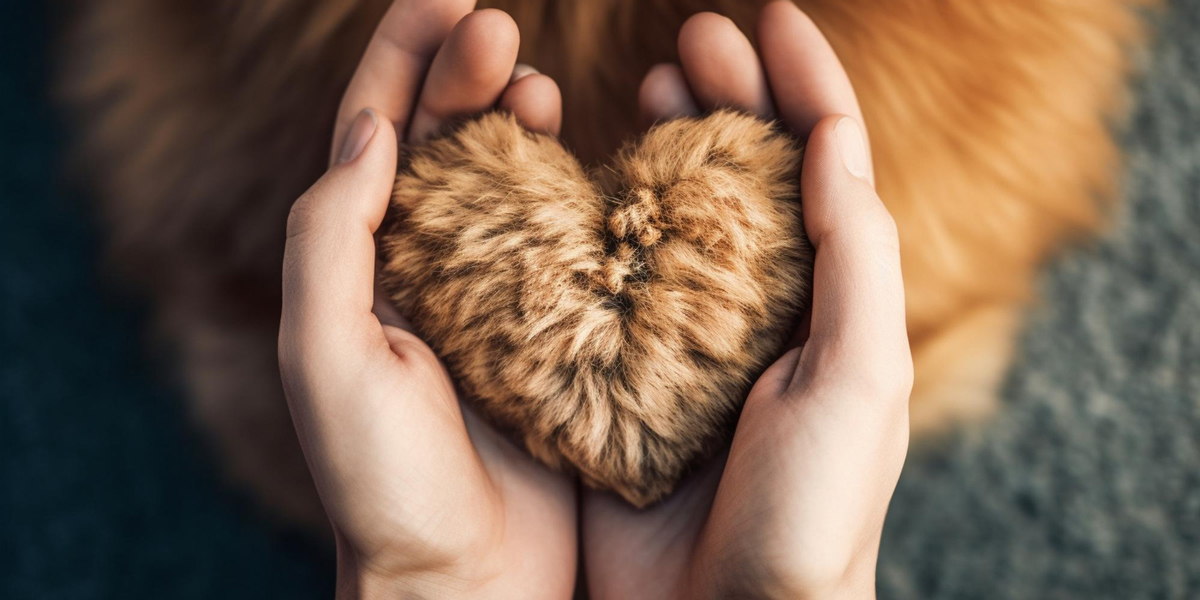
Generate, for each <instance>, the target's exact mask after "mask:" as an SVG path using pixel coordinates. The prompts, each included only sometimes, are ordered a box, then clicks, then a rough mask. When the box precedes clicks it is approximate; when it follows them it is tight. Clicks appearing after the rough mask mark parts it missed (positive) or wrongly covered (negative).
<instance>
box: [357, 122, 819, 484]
mask: <svg viewBox="0 0 1200 600" xmlns="http://www.w3.org/2000/svg"><path fill="white" fill-rule="evenodd" d="M405 163H406V164H405V166H404V167H402V168H401V170H400V173H399V175H398V176H397V178H396V187H395V193H394V195H393V197H392V214H391V216H390V218H389V224H388V225H387V226H386V227H385V230H384V233H383V234H382V235H381V238H380V246H381V258H382V270H381V279H382V281H383V284H384V287H385V289H387V290H388V291H389V293H390V295H391V298H392V299H393V301H394V302H395V303H396V306H397V308H399V309H400V311H401V312H402V313H404V314H405V315H406V316H407V317H408V318H409V319H410V320H411V321H412V323H413V325H414V327H416V329H417V330H418V332H419V333H420V334H421V336H422V337H423V338H424V339H425V340H426V341H428V342H429V343H430V345H431V346H432V347H433V349H434V350H435V351H436V352H437V353H438V355H439V356H440V357H441V358H442V360H443V361H444V362H445V363H446V366H447V368H448V369H449V371H450V373H451V374H452V375H453V376H454V378H455V380H456V381H458V382H459V384H460V385H461V386H462V389H463V391H464V392H465V393H466V394H467V395H468V396H470V397H472V398H473V399H474V400H476V402H477V405H478V406H479V408H480V409H481V410H482V411H483V412H484V413H485V415H487V416H489V417H491V418H492V419H493V420H495V421H497V422H498V423H500V424H502V425H503V426H505V427H506V428H508V429H510V430H512V431H514V432H515V433H516V434H517V435H518V436H519V437H520V439H521V440H522V441H523V442H524V444H525V447H526V448H528V449H529V451H530V452H531V453H532V454H533V455H534V456H535V457H537V458H538V459H540V460H542V461H543V462H545V463H547V464H549V465H551V466H554V467H564V466H568V465H569V466H571V467H574V468H575V469H576V470H577V471H578V472H579V473H580V474H581V475H582V478H583V480H584V482H585V483H587V484H589V485H591V486H593V487H598V488H603V489H612V490H615V491H616V492H618V493H619V494H621V495H622V496H623V497H624V498H625V499H626V500H628V501H629V502H631V503H633V504H635V505H637V506H645V505H647V504H650V503H652V502H655V501H656V500H658V499H660V498H662V497H663V496H664V495H666V494H667V493H669V492H670V491H671V490H673V489H674V487H675V484H676V483H677V482H678V481H679V479H680V478H681V477H682V475H683V473H684V470H685V469H686V468H687V467H688V465H690V464H691V463H693V462H694V461H695V460H696V459H697V458H701V457H704V456H707V455H708V454H709V453H710V451H711V450H712V449H714V448H716V447H718V446H719V445H720V444H722V443H724V442H727V441H728V438H729V436H730V434H731V433H732V426H731V425H732V423H733V420H734V418H735V417H736V413H737V410H738V409H739V408H740V407H741V405H742V402H743V401H744V400H745V398H746V394H747V393H748V392H749V389H750V386H751V385H752V384H753V382H754V380H755V379H756V378H757V376H758V375H759V374H760V373H761V372H762V370H763V369H765V368H766V366H767V364H768V363H769V362H770V361H772V360H773V359H775V358H776V357H778V356H779V354H780V352H781V350H782V348H783V346H784V344H785V343H786V341H787V339H788V338H789V335H790V333H791V331H792V327H793V326H794V324H795V321H796V318H797V315H798V314H799V313H800V311H802V310H803V309H805V308H806V307H807V306H808V300H809V291H810V279H811V272H812V248H811V246H810V245H809V243H808V240H807V238H806V237H805V235H804V227H803V223H802V222H801V208H800V202H799V189H798V180H797V178H796V173H797V172H798V169H799V165H800V149H799V147H798V146H797V145H796V144H795V143H794V141H793V140H792V139H791V138H790V137H788V136H786V135H783V134H781V133H778V132H776V131H775V130H774V129H773V128H772V127H771V125H770V124H768V123H765V122H763V121H760V120H758V119H756V118H754V117H751V116H748V115H743V114H739V113H735V112H731V111H720V112H717V113H714V114H712V115H710V116H708V117H705V118H702V119H680V120H677V121H673V122H670V123H666V124H662V125H658V126H656V127H654V128H653V129H651V130H650V131H649V132H648V133H647V134H646V135H645V137H643V138H642V139H641V140H639V141H637V142H636V143H633V144H630V145H628V146H626V147H625V148H624V149H623V150H622V151H621V152H620V153H619V154H618V155H617V157H616V160H615V162H614V164H613V166H612V167H611V169H609V170H605V171H603V172H599V173H594V174H593V177H595V178H596V179H597V180H598V181H592V180H591V179H589V175H588V174H587V173H585V171H584V169H583V167H581V166H580V164H579V161H578V160H576V159H575V157H574V156H572V155H571V154H570V153H569V152H567V151H566V150H565V149H564V148H563V147H562V145H561V144H560V143H559V142H558V140H556V139H554V138H552V137H549V136H545V135H537V134H531V133H529V132H527V131H525V130H523V129H522V128H521V126H520V125H518V124H517V122H516V121H515V120H514V119H513V118H512V117H511V116H508V115H502V114H500V113H489V114H486V115H484V116H482V117H480V118H479V119H478V120H474V121H470V122H468V123H466V124H465V125H463V126H461V127H460V128H458V129H457V130H455V131H453V132H452V133H450V134H448V135H447V136H445V137H442V138H440V139H436V140H434V141H432V142H431V143H429V144H428V145H425V146H422V147H419V148H415V149H412V150H410V151H409V153H408V155H407V157H406V159H405Z"/></svg>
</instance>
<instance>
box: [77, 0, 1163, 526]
mask: <svg viewBox="0 0 1200 600" xmlns="http://www.w3.org/2000/svg"><path fill="white" fill-rule="evenodd" d="M765 1H766V0H586V1H583V0H577V1H560V0H554V1H551V0H481V2H480V3H479V6H480V7H496V8H501V9H504V10H505V11H507V12H509V13H510V14H511V15H512V16H513V18H514V19H515V20H516V21H517V24H518V25H519V27H520V31H521V54H520V60H521V61H522V62H525V63H528V64H532V65H536V66H537V68H538V69H539V70H540V71H542V72H543V73H546V74H547V75H549V76H551V77H553V78H554V79H555V81H557V82H558V83H559V86H560V88H561V89H562V92H563V103H564V107H563V137H564V140H565V143H566V145H567V146H568V147H569V148H571V149H572V150H573V151H574V153H575V154H576V155H577V156H579V157H580V159H581V160H582V161H583V162H584V163H585V164H593V163H595V162H599V161H603V160H604V159H605V158H606V157H607V156H609V155H610V154H611V153H612V152H613V151H614V150H615V149H616V147H617V146H618V144H619V143H620V142H621V141H622V140H626V139H629V138H630V137H632V136H634V135H636V134H637V133H638V131H639V129H640V127H641V124H640V123H639V122H638V119H637V114H638V113H637V108H636V98H637V89H638V83H639V82H640V80H641V78H642V77H643V76H644V75H645V73H646V70H647V69H648V68H649V67H650V66H651V65H653V64H655V63H659V62H674V61H677V59H678V56H677V48H676V36H677V34H678V31H679V27H680V25H681V24H682V23H683V21H684V20H685V19H686V18H687V17H688V16H690V15H692V14H695V13H696V12H699V11H701V10H714V11H717V12H720V13H722V14H725V15H727V16H728V17H729V18H730V19H732V20H733V21H734V22H735V23H736V24H737V25H738V26H739V27H740V28H741V29H742V31H744V32H746V33H747V34H748V35H749V36H750V37H751V38H752V39H753V37H754V33H755V22H754V20H755V17H756V15H757V13H758V10H759V8H760V7H761V6H762V5H763V4H764V3H765ZM389 3H390V0H263V1H261V2H244V1H242V0H212V1H209V2H185V3H163V2H159V1H157V0H110V1H108V2H80V3H78V4H77V6H76V7H75V8H76V10H74V11H72V12H71V15H70V16H71V20H72V21H73V23H74V27H73V28H72V33H71V36H70V38H69V39H70V42H71V44H70V45H69V46H67V47H65V48H64V49H63V50H62V56H63V58H64V61H63V67H64V68H63V69H62V71H61V73H60V81H61V84H62V90H63V93H64V95H65V97H67V98H68V99H69V100H70V102H71V104H72V106H73V107H74V109H75V113H74V114H75V115H76V116H77V117H78V119H77V121H76V122H75V123H74V124H73V126H72V128H71V131H72V132H73V133H75V134H77V135H78V136H79V137H80V141H81V143H80V144H79V149H80V150H81V152H82V154H83V156H86V159H87V164H88V166H89V174H90V175H92V176H93V181H94V182H95V184H96V187H97V190H98V191H99V196H100V197H99V200H100V204H101V206H102V212H103V214H104V215H105V217H106V227H107V230H108V231H107V233H108V239H109V240H110V241H111V242H112V244H111V247H112V249H113V252H112V256H113V257H114V259H115V261H116V262H117V263H118V264H120V265H121V266H122V268H123V269H124V271H125V272H126V273H128V274H129V275H131V276H132V278H133V279H134V280H135V281H137V282H138V283H139V284H141V287H142V288H143V289H145V290H146V291H147V292H148V293H149V294H150V295H151V297H152V301H153V304H152V305H153V306H154V308H155V314H156V317H157V323H158V325H159V329H160V331H161V332H162V335H163V337H164V338H166V339H167V340H169V341H170V342H172V343H173V345H174V347H175V348H177V349H178V353H179V357H180V361H179V362H180V371H181V372H182V377H183V378H184V380H185V381H186V382H187V385H188V388H189V401H190V406H191V408H192V412H193V414H194V415H195V417H196V419H197V420H198V421H199V423H200V425H201V428H202V429H203V430H204V432H205V433H206V434H207V435H208V436H209V437H210V438H211V439H212V440H213V446H214V448H215V449H216V451H217V453H218V454H219V460H220V462H221V463H222V465H223V466H224V467H225V469H226V471H227V472H228V473H229V474H230V476H231V477H232V478H234V479H236V480H238V481H240V482H242V483H244V484H246V485H248V486H249V487H251V488H253V489H254V490H255V491H256V492H257V493H258V495H259V496H260V497H261V498H263V500H264V501H265V502H266V504H268V505H269V506H270V507H271V509H272V513H273V514H277V515H280V516H282V517H283V518H285V519H287V520H303V521H305V522H307V523H309V524H310V525H313V526H315V527H322V528H323V527H326V526H327V525H326V519H325V516H324V514H323V512H322V511H321V507H320V503H319V501H318V500H317V497H316V494H315V493H314V491H313V489H312V486H311V483H310V482H309V481H308V472H307V469H306V466H305V464H304V460H303V457H302V456H301V454H300V449H299V446H298V444H297V443H296V440H295V434H294V432H293V431H292V426H291V420H290V417H289V415H288V412H287V406H286V404H285V402H284V399H283V395H282V391H281V389H280V385H279V373H278V372H277V366H276V364H275V343H276V339H277V331H276V328H277V326H278V323H279V303H280V298H279V290H280V285H279V278H280V264H281V262H282V249H283V240H284V222H285V219H286V215H287V211H288V208H289V206H290V205H291V203H292V202H293V201H294V200H295V199H296V198H297V197H298V196H299V195H300V194H301V193H303V191H304V190H305V189H306V188H307V187H308V186H309V185H310V184H311V182H312V181H314V180H315V179H316V178H317V177H318V176H319V175H320V173H321V172H322V171H323V170H324V169H325V167H326V165H327V160H328V153H329V132H330V130H331V129H332V126H333V119H334V114H335V112H336V110H337V105H338V101H339V98H340V96H341V94H342V92H343V91H344V89H345V85H346V83H347V81H348V80H349V78H350V75H351V74H352V73H353V71H354V67H355V65H356V64H357V62H358V60H359V58H360V57H361V55H362V50H363V48H364V46H365V45H366V42H367V39H368V38H369V36H370V35H371V32H372V31H373V30H374V28H375V26H376V25H377V24H378V21H379V18H380V16H381V14H382V12H383V10H384V9H385V8H386V7H387V5H388V4H389ZM796 4H797V5H799V6H800V7H801V8H803V9H804V10H805V12H806V13H807V14H808V15H810V16H811V17H812V19H813V21H814V22H815V23H816V24H817V25H818V26H819V27H820V28H821V30H822V31H823V32H824V33H825V35H826V36H827V37H828V38H829V41H830V43H831V44H832V46H833V48H834V50H835V51H836V52H837V53H838V56H839V57H840V58H841V59H842V61H843V63H844V64H845V66H846V71H847V73H848V75H849V77H850V80H851V82H852V83H853V84H854V87H855V90H856V94H857V96H858V99H859V101H860V102H861V104H862V109H863V115H864V119H865V121H866V126H867V129H868V130H869V132H870V138H871V149H872V151H873V155H874V160H875V167H876V180H877V183H878V189H879V192H880V196H881V197H882V198H883V201H884V202H885V203H886V204H887V206H888V209H889V210H890V211H891V213H892V216H893V217H894V218H895V220H896V224H897V226H898V228H899V231H900V253H901V260H902V263H903V265H904V281H905V291H906V294H907V296H906V306H907V318H908V326H909V333H910V339H911V341H912V346H913V357H914V361H915V369H916V380H915V383H914V389H913V396H912V411H911V415H912V423H913V427H914V432H913V435H914V437H915V438H917V439H925V438H928V437H929V436H930V433H931V432H934V431H938V430H940V431H945V430H947V429H948V426H950V425H951V424H953V423H955V422H961V421H964V420H979V419H982V418H984V417H987V416H988V415H990V414H993V413H994V412H995V410H996V409H997V408H998V405H997V404H996V402H995V397H996V396H995V389H996V386H997V384H998V383H999V382H1000V380H1001V378H1002V376H1003V373H1004V372H1005V369H1006V368H1007V366H1008V364H1009V358H1010V353H1011V345H1012V337H1013V332H1014V331H1015V328H1016V327H1017V325H1018V323H1019V322H1020V317H1021V313H1022V311H1023V307H1024V305H1025V303H1026V302H1027V301H1028V299H1029V298H1030V296H1031V292H1032V282H1033V275H1034V273H1035V272H1036V269H1037V268H1038V266H1039V264H1040V263H1041V262H1042V261H1043V260H1044V259H1045V258H1046V257H1047V256H1050V255H1051V253H1052V252H1053V251H1054V250H1055V249H1056V248H1058V247H1059V246H1060V245H1061V244H1062V243H1063V242H1064V240H1069V239H1071V238H1072V237H1073V236H1078V235H1080V234H1091V233H1092V232H1094V231H1095V230H1096V229H1097V227H1098V225H1099V224H1100V223H1101V222H1102V221H1103V218H1102V216H1103V213H1104V211H1103V210H1099V208H1100V207H1101V206H1103V200H1104V199H1106V198H1109V197H1110V196H1111V193H1112V191H1114V189H1115V182H1116V181H1117V175H1118V174H1119V172H1120V169H1119V168H1118V167H1119V164H1118V153H1117V147H1116V145H1115V144H1114V143H1113V140H1112V136H1111V133H1110V130H1109V127H1108V126H1109V124H1110V123H1111V122H1112V120H1113V119H1114V118H1119V117H1120V116H1121V115H1122V114H1123V109H1124V103H1123V102H1122V100H1123V96H1124V94H1123V92H1124V84H1125V80H1126V75H1127V65H1128V60H1127V59H1128V56H1129V51H1130V50H1132V49H1135V48H1136V47H1137V45H1138V44H1140V43H1141V40H1142V33H1143V31H1142V29H1143V28H1142V21H1141V18H1140V17H1141V16H1142V15H1141V14H1140V13H1139V11H1140V10H1141V9H1143V8H1146V7H1149V6H1153V5H1155V4H1156V2H1155V0H1090V1H1087V2H1080V1H1077V0H1007V1H1004V2H945V1H939V0H893V1H890V2H876V1H867V0H797V1H796Z"/></svg>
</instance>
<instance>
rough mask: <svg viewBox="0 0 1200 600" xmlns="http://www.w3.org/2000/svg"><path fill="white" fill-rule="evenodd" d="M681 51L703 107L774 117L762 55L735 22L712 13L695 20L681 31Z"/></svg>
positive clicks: (685, 70) (681, 59)
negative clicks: (736, 110)
mask: <svg viewBox="0 0 1200 600" xmlns="http://www.w3.org/2000/svg"><path fill="white" fill-rule="evenodd" d="M678 50H679V60H680V63H681V64H682V66H683V72H684V74H685V75H686V77H687V82H688V85H689V87H690V88H691V91H692V93H693V94H694V95H695V97H696V99H697V100H699V102H700V104H701V105H702V106H704V107H705V108H717V107H722V106H732V107H735V108H738V109H741V110H746V111H749V112H752V113H754V114H757V115H760V116H762V117H771V116H772V115H773V113H774V107H773V106H772V102H771V95H770V90H769V87H768V85H767V78H766V74H765V73H764V71H763V66H762V63H761V61H760V60H759V57H758V53H757V52H756V51H755V49H754V46H753V45H752V44H751V43H750V40H749V38H747V37H746V34H744V33H742V31H741V29H738V26H737V24H736V23H734V22H733V21H732V20H731V19H729V18H728V17H725V16H723V15H719V14H716V13H711V12H710V13H699V14H697V15H694V16H692V17H691V18H689V19H688V20H687V21H686V22H685V23H684V24H683V26H682V27H681V28H680V30H679V41H678Z"/></svg>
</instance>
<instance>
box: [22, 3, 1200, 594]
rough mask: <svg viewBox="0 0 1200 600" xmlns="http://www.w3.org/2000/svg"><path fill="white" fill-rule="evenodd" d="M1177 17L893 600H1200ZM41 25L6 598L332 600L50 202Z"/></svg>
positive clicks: (927, 506)
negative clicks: (206, 434) (1121, 157)
mask: <svg viewBox="0 0 1200 600" xmlns="http://www.w3.org/2000/svg"><path fill="white" fill-rule="evenodd" d="M1172 5H1173V6H1172V9H1171V12H1170V13H1169V15H1168V18H1167V19H1165V20H1164V21H1163V28H1162V32H1161V41H1160V43H1159V44H1158V45H1157V47H1156V49H1155V51H1154V55H1153V56H1154V58H1153V61H1152V65H1153V66H1152V67H1151V68H1150V69H1149V70H1148V74H1147V77H1146V81H1145V82H1144V84H1143V85H1140V86H1138V93H1137V98H1138V99H1139V100H1138V103H1139V105H1140V106H1141V107H1142V108H1140V109H1139V110H1138V111H1137V113H1136V115H1137V118H1136V120H1135V123H1136V127H1135V128H1133V129H1131V130H1130V132H1129V135H1128V136H1126V137H1125V138H1124V139H1123V140H1122V144H1121V146H1122V148H1123V149H1124V151H1125V152H1126V154H1127V156H1128V164H1129V167H1128V170H1129V183H1128V184H1127V185H1126V186H1125V188H1124V189H1125V194H1124V195H1123V198H1124V200H1123V202H1125V203H1126V204H1125V206H1126V208H1125V210H1123V211H1122V213H1121V216H1120V218H1119V220H1118V223H1119V226H1118V227H1117V228H1116V229H1115V230H1114V231H1113V234H1112V235H1109V236H1106V237H1105V238H1104V239H1103V240H1102V241H1100V242H1099V243H1096V244H1089V245H1087V246H1085V247H1082V248H1079V249H1077V250H1076V251H1074V252H1071V253H1070V254H1069V255H1068V256H1066V257H1063V258H1061V259H1056V260H1055V261H1053V263H1052V265H1051V267H1050V268H1049V269H1048V271H1047V273H1046V274H1045V275H1044V277H1043V278H1042V281H1041V285H1039V287H1038V290H1039V297H1040V298H1042V301H1041V305H1042V308H1041V309H1039V310H1038V311H1036V312H1035V313H1034V314H1033V315H1032V316H1031V319H1030V322H1029V325H1027V326H1026V327H1025V328H1024V329H1025V333H1024V334H1023V335H1021V336H1020V338H1019V341H1018V343H1017V360H1016V362H1015V364H1014V366H1013V369H1012V372H1011V373H1010V375H1009V376H1008V385H1007V386H1006V388H1005V391H1004V393H1003V396H1002V397H1003V398H1004V406H1005V408H1004V411H1003V412H1002V413H1001V414H1000V415H999V416H998V418H997V419H995V420H993V421H992V422H990V423H988V424H987V425H986V427H985V428H983V429H982V430H981V431H979V432H977V433H974V434H972V435H968V436H963V437H962V438H958V439H956V440H955V441H953V442H952V443H950V444H948V445H947V446H946V447H944V448H940V449H938V450H937V451H935V452H928V451H914V452H913V453H911V454H910V456H909V460H908V463H907V466H906V469H905V473H904V476H903V477H902V478H901V480H900V488H899V489H898V491H897V495H896V498H895V500H894V501H893V503H892V507H891V512H890V514H889V516H888V522H887V527H886V530H885V532H884V543H883V553H882V556H881V558H880V563H879V564H880V578H879V586H878V587H879V589H878V593H879V597H880V598H887V599H892V600H918V599H920V600H1030V599H1050V600H1053V599H1081V598H1082V599H1089V600H1091V599H1095V600H1130V599H1133V598H1161V599H1177V600H1189V599H1193V598H1195V597H1196V596H1197V591H1198V590H1200V536H1197V535H1196V532H1197V531H1200V473H1198V472H1197V469H1196V467H1195V465H1196V464H1198V463H1200V409H1198V408H1197V407H1198V406H1200V402H1198V401H1197V399H1200V371H1198V370H1197V369H1195V368H1193V367H1194V365H1197V364H1200V278H1197V277H1196V274H1197V273H1200V244H1198V243H1196V241H1195V239H1196V238H1195V234H1196V232H1197V231H1200V193H1198V192H1197V190H1198V189H1200V36H1197V35H1196V32H1197V31H1200V0H1178V1H1176V2H1173V3H1172ZM96 6H99V5H96ZM50 10H51V5H50V4H48V3H29V4H27V5H25V10H17V11H14V12H13V14H12V18H11V19H6V20H4V21H0V47H2V48H4V52H5V55H8V56H27V57H28V60H19V61H18V60H13V61H8V62H7V63H6V64H4V65H0V104H2V105H3V106H4V107H5V110H3V111H0V130H2V131H5V132H6V135H4V136H0V155H4V156H9V157H14V160H11V161H7V162H6V163H4V164H2V165H0V189H3V190H5V193H6V199H9V200H10V202H8V203H6V204H4V205H3V208H2V209H0V211H2V212H3V214H4V217H5V218H4V219H2V220H0V272H3V273H5V274H6V276H5V277H3V278H0V290H2V291H0V304H3V305H4V306H5V308H6V311H5V313H4V315H3V317H2V318H0V340H4V342H6V343H3V344H0V380H3V381H4V388H3V390H4V393H3V394H0V411H3V413H2V414H0V433H2V434H3V435H0V448H3V453H4V456H5V458H6V462H5V463H4V464H5V467H3V468H0V473H2V475H0V479H2V484H0V485H2V487H3V488H4V490H5V492H4V493H3V494H0V524H2V529H3V531H4V532H5V536H6V537H5V539H6V541H11V544H10V546H11V547H12V548H14V549H15V550H13V551H12V552H10V553H9V556H12V557H13V558H12V560H7V561H4V563H3V564H2V565H0V597H5V598H40V599H76V600H77V599H81V598H92V599H99V598H150V597H157V598H173V599H179V600H204V599H210V598H214V597H220V598H222V599H224V600H241V599H259V598H264V597H286V598H296V599H308V598H312V599H318V598H319V599H323V600H324V599H328V598H330V597H332V595H333V592H334V586H333V574H334V571H335V569H334V562H333V556H332V555H333V553H332V551H330V552H329V553H328V555H324V554H321V553H316V552H311V551H306V548H307V546H306V545H305V544H302V543H299V540H298V536H294V535H281V534H280V533H279V528H278V527H277V526H276V524H275V523H273V521H277V520H273V519H271V518H270V517H272V516H278V515H279V514H280V513H279V512H278V511H277V510H276V509H274V508H272V509H271V510H269V511H265V510H255V508H256V507H257V506H260V504H259V503H257V502H254V500H255V499H256V498H255V497H251V496H250V495H249V494H247V493H245V490H244V489H239V488H234V487H232V486H229V485H223V484H222V481H221V479H222V477H221V475H222V470H221V469H219V468H218V467H219V466H222V463H221V462H220V461H217V460H214V459H213V457H212V454H211V452H210V449H211V447H212V446H211V445H210V444H205V443H203V442H204V441H205V440H203V439H202V438H200V437H199V436H197V435H195V433H194V432H193V431H190V429H192V428H194V426H192V427H189V423H188V418H187V412H188V410H189V406H190V404H189V402H188V399H189V398H194V395H191V394H188V391H187V390H177V389H172V388H165V386H163V385H161V383H158V382H159V381H161V377H158V376H156V374H155V373H153V372H150V371H152V370H153V368H154V367H155V365H156V362H157V361H156V360H154V358H156V357H159V356H161V353H160V352H155V353H154V355H153V357H148V356H147V354H148V353H147V352H146V351H145V350H143V349H142V343H143V342H144V339H143V336H142V335H141V334H140V333H139V330H140V326H143V325H145V322H144V319H143V318H142V317H143V315H142V314H141V312H140V311H137V310H133V309H131V308H130V306H129V305H128V304H127V303H119V304H114V302H113V301H112V300H111V298H110V297H109V295H108V294H106V293H105V287H104V286H103V284H102V280H101V279H100V278H98V276H97V274H96V272H95V268H96V256H97V254H98V253H99V252H100V245H99V243H98V240H97V238H96V234H97V232H96V230H95V229H94V228H93V227H91V226H89V221H88V216H89V214H90V211H89V209H88V206H87V204H86V203H85V200H86V198H83V197H78V196H74V195H69V194H67V193H64V191H63V190H62V189H61V188H60V187H59V186H58V185H57V184H56V183H57V182H59V181H61V175H60V172H59V171H58V170H57V168H56V167H57V164H58V161H59V157H60V154H59V152H60V151H61V150H62V148H61V146H60V145H59V143H58V141H57V140H59V139H61V138H60V136H58V135H47V134H46V132H47V131H56V130H55V123H54V121H53V119H52V116H53V115H52V113H51V112H50V110H49V108H48V106H47V104H46V103H45V100H44V98H43V96H42V95H41V94H39V93H38V90H40V89H41V85H42V83H43V81H42V79H41V74H42V71H41V65H42V63H43V60H42V59H43V57H44V56H45V54H44V52H43V48H44V46H45V43H46V40H48V39H50V38H51V37H52V36H51V35H50V32H49V31H47V30H46V28H45V27H44V26H42V23H41V22H40V21H39V15H40V14H41V13H43V12H49V11H50ZM58 132H59V133H68V132H67V131H63V130H58ZM327 141H328V140H326V142H327ZM16 157H20V158H19V159H16ZM50 241H52V243H50ZM48 374H50V375H48ZM249 437H252V436H249ZM260 485H261V482H260ZM256 489H258V488H256Z"/></svg>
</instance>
